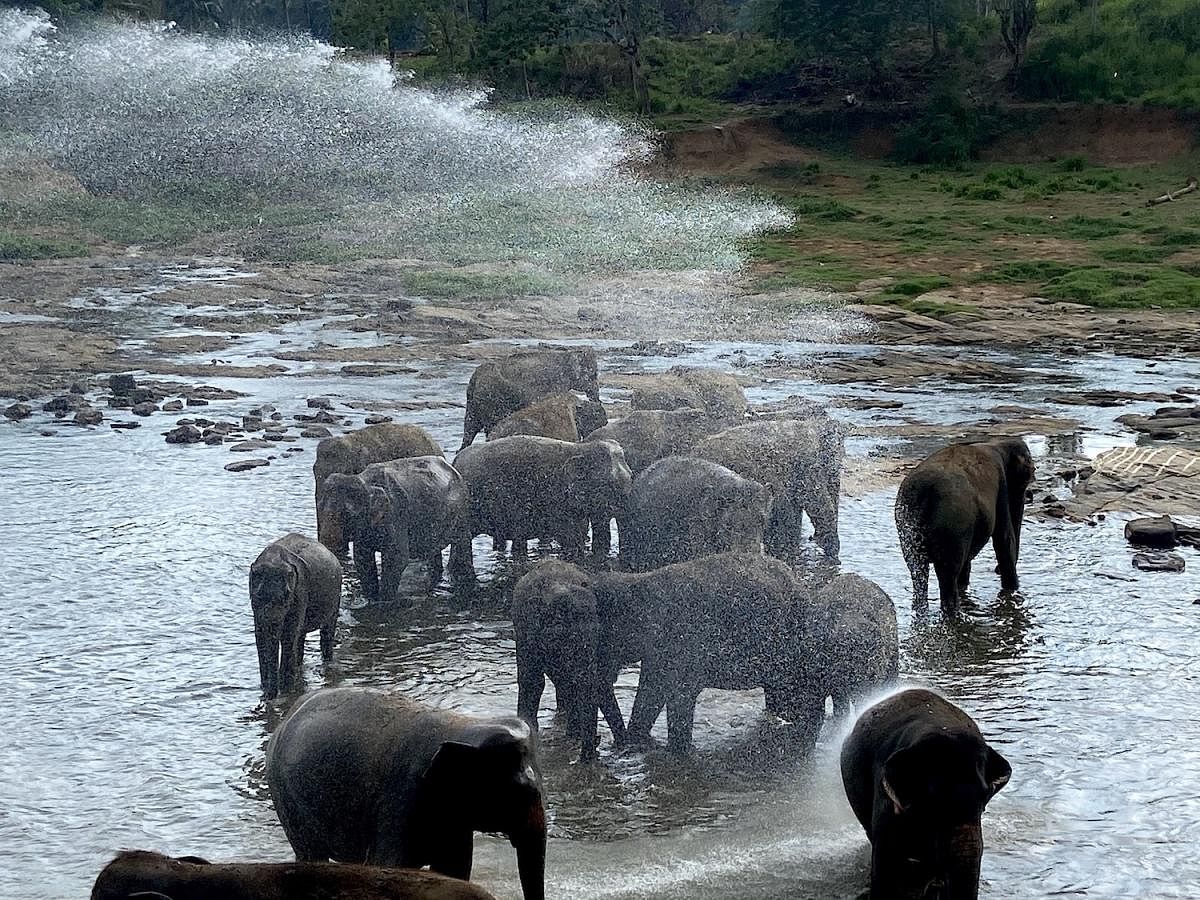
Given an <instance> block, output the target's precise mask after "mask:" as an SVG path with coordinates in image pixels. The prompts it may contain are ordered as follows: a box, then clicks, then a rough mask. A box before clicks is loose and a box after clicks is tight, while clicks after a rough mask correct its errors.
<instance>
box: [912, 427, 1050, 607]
mask: <svg viewBox="0 0 1200 900" xmlns="http://www.w3.org/2000/svg"><path fill="white" fill-rule="evenodd" d="M1033 474H1034V469H1033V457H1032V456H1031V455H1030V453H1029V447H1028V445H1027V444H1026V443H1025V441H1024V440H1022V439H1021V438H997V439H993V440H986V441H975V442H969V443H962V444H951V445H950V446H948V447H943V448H942V449H941V450H938V451H937V452H936V453H934V454H933V455H931V456H930V457H928V458H927V459H926V460H924V461H923V462H921V463H920V464H919V465H918V466H917V467H916V468H915V469H913V470H912V471H911V472H909V473H908V474H907V475H906V476H905V477H904V480H903V481H902V482H901V483H900V490H899V491H898V492H897V494H896V528H897V531H898V532H899V534H900V547H901V550H902V551H903V553H904V561H905V562H906V563H907V564H908V570H909V572H910V573H911V574H912V583H913V595H914V597H915V598H916V602H917V604H918V605H919V606H924V605H925V604H926V603H927V602H928V594H929V566H930V564H931V563H932V564H933V571H934V574H935V575H936V576H937V580H938V593H939V595H940V599H941V605H942V609H943V610H944V611H945V612H953V611H955V610H956V609H958V604H959V601H960V600H961V599H962V598H963V597H964V596H965V595H966V592H967V587H968V585H969V584H970V580H971V561H972V560H973V559H974V558H975V557H976V555H978V553H979V551H980V550H982V549H983V545H984V544H986V543H987V542H988V539H989V538H990V539H991V541H992V547H993V548H994V549H995V551H996V562H997V568H996V571H997V572H998V573H999V574H1000V585H1001V587H1002V588H1003V590H1004V591H1006V592H1012V591H1016V590H1017V589H1018V588H1019V586H1020V583H1019V580H1018V578H1017V557H1018V556H1019V555H1020V551H1021V520H1022V518H1023V516H1024V513H1025V491H1026V489H1027V488H1028V487H1029V484H1030V482H1032V481H1033Z"/></svg>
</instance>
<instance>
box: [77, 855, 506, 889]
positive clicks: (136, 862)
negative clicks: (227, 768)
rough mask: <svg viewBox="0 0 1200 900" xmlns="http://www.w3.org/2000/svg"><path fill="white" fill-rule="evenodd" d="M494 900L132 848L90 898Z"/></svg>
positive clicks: (437, 885) (416, 883) (370, 874)
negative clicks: (214, 861)
mask: <svg viewBox="0 0 1200 900" xmlns="http://www.w3.org/2000/svg"><path fill="white" fill-rule="evenodd" d="M214 898H220V900H494V898H492V895H491V894H489V893H488V892H487V891H485V890H484V889H483V888H481V887H477V886H476V885H473V884H471V883H470V882H467V881H461V880H460V879H458V878H447V877H446V876H445V875H437V874H434V873H433V872H418V871H415V870H411V869H381V868H379V867H377V866H355V865H346V864H343V863H329V862H326V863H210V862H209V861H208V860H206V859H201V858H200V857H198V856H180V857H170V856H164V855H163V854H161V853H152V852H150V851H148V850H125V851H122V852H121V853H118V854H117V856H116V858H115V859H114V860H113V861H112V862H110V863H109V864H108V865H106V866H105V867H104V868H103V869H102V870H101V871H100V874H99V876H98V877H97V878H96V883H95V884H94V885H93V886H92V895H91V900H214Z"/></svg>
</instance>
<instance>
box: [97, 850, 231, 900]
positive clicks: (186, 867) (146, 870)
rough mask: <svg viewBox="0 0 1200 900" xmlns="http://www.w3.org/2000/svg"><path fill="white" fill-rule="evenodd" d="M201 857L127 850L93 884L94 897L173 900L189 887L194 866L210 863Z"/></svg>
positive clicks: (107, 899)
mask: <svg viewBox="0 0 1200 900" xmlns="http://www.w3.org/2000/svg"><path fill="white" fill-rule="evenodd" d="M209 865H211V863H209V861H208V860H206V859H201V858H200V857H198V856H179V857H170V856H163V855H162V854H161V853H152V852H150V851H147V850H125V851H122V852H121V853H119V854H117V857H116V859H114V860H113V861H112V862H110V863H109V864H108V865H107V866H105V867H104V869H103V871H101V873H100V875H99V876H98V877H97V878H96V883H95V885H93V887H92V894H91V900H172V893H173V892H174V891H175V890H176V889H178V888H181V887H182V888H183V893H184V894H185V895H187V896H191V895H192V894H193V892H194V889H193V888H190V887H189V886H188V881H189V880H190V876H191V875H192V873H193V871H194V868H193V867H194V866H209Z"/></svg>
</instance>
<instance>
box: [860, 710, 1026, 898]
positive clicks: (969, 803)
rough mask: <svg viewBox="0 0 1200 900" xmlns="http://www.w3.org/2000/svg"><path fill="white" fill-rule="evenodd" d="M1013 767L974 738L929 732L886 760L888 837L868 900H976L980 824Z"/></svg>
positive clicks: (877, 842)
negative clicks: (986, 807)
mask: <svg viewBox="0 0 1200 900" xmlns="http://www.w3.org/2000/svg"><path fill="white" fill-rule="evenodd" d="M1011 775H1012V767H1011V766H1010V765H1009V764H1008V761H1007V760H1005V759H1004V757H1002V756H1001V755H1000V754H999V753H997V752H996V751H995V750H993V749H992V748H991V747H989V746H988V745H987V744H986V743H984V742H983V741H982V740H980V739H979V738H978V737H975V736H971V735H964V734H953V733H945V734H932V735H930V736H928V737H925V738H924V739H922V740H921V741H919V742H917V743H916V744H913V745H911V746H908V747H905V748H903V749H900V750H897V751H896V752H895V753H893V754H892V755H891V756H890V757H888V759H887V760H886V761H885V762H884V765H883V773H882V776H881V780H880V786H881V789H882V794H883V796H881V797H879V798H877V800H876V802H877V803H883V804H887V806H888V807H890V809H888V810H887V812H888V813H889V814H888V815H886V816H885V817H883V818H882V821H881V824H883V822H886V826H885V828H886V832H885V833H879V834H876V836H875V839H874V841H873V844H874V848H873V853H872V859H871V886H872V887H871V896H872V897H873V898H884V897H886V898H889V900H890V898H898V900H909V898H911V900H918V898H930V897H938V898H944V900H975V898H976V897H977V896H978V894H979V867H980V860H981V858H982V856H983V835H982V829H981V827H980V818H981V816H982V814H983V810H984V807H985V806H987V804H988V801H989V800H991V799H992V797H994V796H995V795H996V792H997V791H999V790H1000V789H1001V788H1003V787H1004V785H1006V784H1008V780H1009V777H1010V776H1011Z"/></svg>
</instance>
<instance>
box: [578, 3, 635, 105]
mask: <svg viewBox="0 0 1200 900" xmlns="http://www.w3.org/2000/svg"><path fill="white" fill-rule="evenodd" d="M575 11H576V25H577V26H578V27H579V28H580V29H581V30H583V31H584V32H585V33H591V34H593V35H596V36H598V37H599V38H600V39H601V40H604V41H607V42H608V43H610V44H612V45H613V46H615V47H616V48H617V49H618V50H619V51H620V52H621V56H622V57H624V59H625V63H626V66H627V68H628V70H629V86H630V87H631V88H632V89H633V99H634V105H635V107H636V108H637V111H638V112H639V113H641V114H643V115H646V114H648V113H649V112H650V86H649V84H648V83H647V81H646V64H645V59H644V58H643V56H642V39H643V36H644V35H645V34H646V33H647V32H649V31H650V28H649V25H650V23H651V13H652V8H651V4H650V2H649V0H582V2H579V3H577V4H575Z"/></svg>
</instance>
